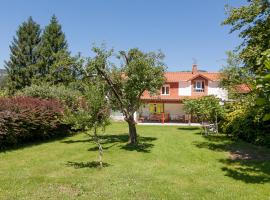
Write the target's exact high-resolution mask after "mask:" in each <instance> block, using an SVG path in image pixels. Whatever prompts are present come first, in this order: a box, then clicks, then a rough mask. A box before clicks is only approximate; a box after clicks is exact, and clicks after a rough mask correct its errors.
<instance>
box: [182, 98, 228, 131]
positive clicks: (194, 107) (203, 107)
mask: <svg viewBox="0 0 270 200" xmlns="http://www.w3.org/2000/svg"><path fill="white" fill-rule="evenodd" d="M183 103H184V110H185V112H186V113H188V114H191V115H193V116H195V117H196V118H197V119H198V120H199V121H201V123H202V124H204V123H205V122H208V123H213V124H215V130H216V131H217V132H218V129H219V127H218V122H219V121H220V119H221V118H222V116H223V112H224V110H223V107H222V106H221V105H220V103H219V99H217V98H216V97H215V96H212V95H210V96H203V97H200V98H198V99H185V100H184V101H183ZM204 128H205V129H204V132H205V134H207V130H206V127H205V126H204Z"/></svg>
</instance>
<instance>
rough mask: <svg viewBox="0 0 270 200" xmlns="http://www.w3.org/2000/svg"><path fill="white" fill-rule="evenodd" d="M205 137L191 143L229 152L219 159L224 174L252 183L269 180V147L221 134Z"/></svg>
mask: <svg viewBox="0 0 270 200" xmlns="http://www.w3.org/2000/svg"><path fill="white" fill-rule="evenodd" d="M205 139H206V140H207V141H204V142H194V143H193V144H194V145H195V146H196V147H198V148H202V149H210V150H212V151H218V152H221V151H224V152H229V157H228V158H226V159H220V160H219V162H221V163H222V164H223V167H222V168H221V170H222V171H224V172H225V176H228V177H230V178H233V179H235V180H239V181H243V182H245V183H252V184H255V183H257V184H263V183H267V182H270V149H267V148H264V147H258V146H255V145H251V144H248V143H245V142H241V141H232V140H230V139H229V138H228V137H225V136H222V135H214V136H213V135H211V136H207V137H205Z"/></svg>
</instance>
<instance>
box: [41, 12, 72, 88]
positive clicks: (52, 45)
mask: <svg viewBox="0 0 270 200" xmlns="http://www.w3.org/2000/svg"><path fill="white" fill-rule="evenodd" d="M39 52H40V55H41V60H40V67H39V73H38V74H37V76H36V77H37V78H36V80H38V81H40V80H41V79H43V80H44V81H46V82H50V83H52V84H57V83H69V82H70V81H72V80H74V77H75V74H76V73H75V71H76V58H73V57H71V55H70V52H69V51H68V43H67V41H66V37H65V34H64V32H63V31H62V27H61V25H60V24H59V23H58V20H57V18H56V16H55V15H53V16H52V18H51V21H50V24H49V25H48V26H46V27H45V30H44V32H43V35H42V38H41V45H40V48H39Z"/></svg>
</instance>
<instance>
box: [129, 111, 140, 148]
mask: <svg viewBox="0 0 270 200" xmlns="http://www.w3.org/2000/svg"><path fill="white" fill-rule="evenodd" d="M126 121H127V123H128V128H129V141H130V143H131V144H133V145H135V144H137V142H138V140H137V130H136V122H135V120H134V117H133V115H132V116H130V117H129V118H128V119H126Z"/></svg>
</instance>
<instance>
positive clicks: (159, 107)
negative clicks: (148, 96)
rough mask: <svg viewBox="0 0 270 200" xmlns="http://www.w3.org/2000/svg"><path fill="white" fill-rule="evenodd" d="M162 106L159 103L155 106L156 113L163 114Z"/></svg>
mask: <svg viewBox="0 0 270 200" xmlns="http://www.w3.org/2000/svg"><path fill="white" fill-rule="evenodd" d="M163 112H164V111H163V104H162V103H159V104H157V113H163Z"/></svg>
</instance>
